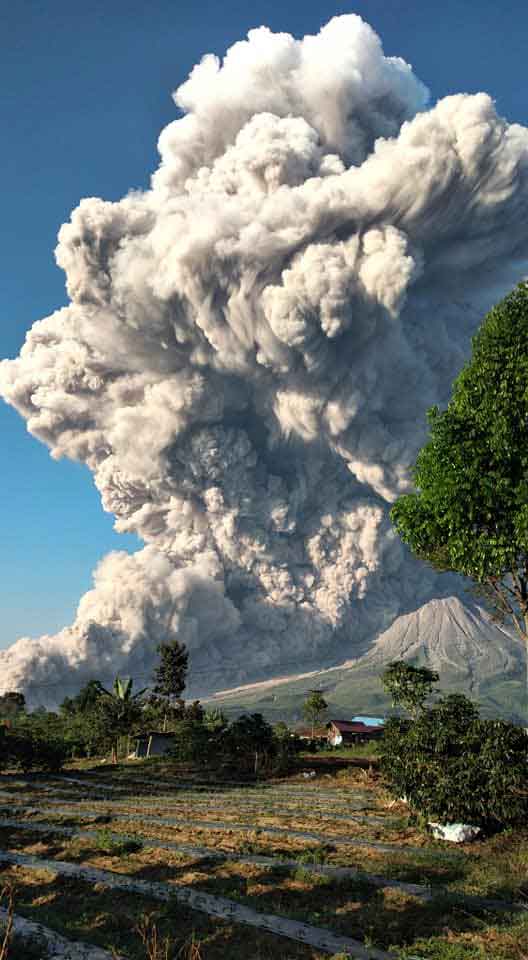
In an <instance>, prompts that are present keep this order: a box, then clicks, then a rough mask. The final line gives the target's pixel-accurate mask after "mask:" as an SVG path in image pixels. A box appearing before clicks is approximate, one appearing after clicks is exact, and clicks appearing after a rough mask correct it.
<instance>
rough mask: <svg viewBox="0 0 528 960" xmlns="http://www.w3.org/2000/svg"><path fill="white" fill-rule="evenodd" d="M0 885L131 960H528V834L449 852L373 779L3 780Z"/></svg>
mask: <svg viewBox="0 0 528 960" xmlns="http://www.w3.org/2000/svg"><path fill="white" fill-rule="evenodd" d="M0 884H1V885H2V886H5V885H6V884H10V885H12V886H13V889H14V901H15V912H16V914H17V916H22V917H26V918H28V919H30V920H32V921H37V922H39V923H41V924H44V925H45V926H46V927H47V928H50V929H51V930H52V931H55V932H56V933H58V934H61V935H62V936H63V937H65V938H67V939H68V940H69V941H82V942H83V943H85V944H92V945H93V946H94V947H98V948H100V950H106V951H107V952H108V956H109V957H111V956H112V955H114V956H118V957H122V958H126V960H176V958H179V960H200V958H202V960H217V958H228V960H237V958H247V960H272V958H281V960H282V958H285V960H289V958H291V960H294V958H299V960H301V958H306V960H308V958H310V960H319V958H323V957H332V956H334V957H337V956H339V957H340V958H344V957H351V958H352V957H354V958H355V957H358V958H361V960H368V958H371V960H383V958H384V957H388V956H393V957H401V958H411V957H422V958H424V960H472V958H480V957H482V958H490V960H526V957H527V955H528V831H526V833H522V832H513V831H508V832H505V833H502V834H500V835H497V836H495V837H492V838H488V839H485V840H482V841H479V842H475V843H473V844H467V845H463V846H461V847H459V846H457V847H453V846H452V845H449V844H447V843H443V842H440V841H435V840H433V839H431V837H430V836H429V835H428V834H427V832H426V831H425V829H424V828H423V826H422V825H421V824H420V823H419V822H418V821H417V820H416V818H413V817H412V816H411V815H410V814H409V809H408V808H407V806H406V805H405V804H402V803H394V802H393V801H391V800H390V797H389V796H388V794H387V793H386V792H385V790H384V788H383V784H382V781H381V778H380V777H379V776H378V775H377V774H376V773H375V772H374V773H373V772H372V771H371V772H370V773H369V772H367V771H365V770H362V769H354V768H352V769H350V770H347V771H344V772H342V773H338V774H337V775H336V774H330V773H328V774H321V775H319V776H318V777H316V778H314V779H309V780H305V779H304V778H303V777H302V776H301V775H297V776H291V777H289V778H283V779H277V780H274V781H261V782H257V783H246V784H241V783H235V782H233V783H229V782H226V781H223V782H221V781H217V782H204V781H203V780H200V779H199V778H196V779H194V780H193V778H192V776H191V775H189V774H185V775H181V774H180V775H179V776H178V775H177V771H176V770H175V768H173V767H171V765H170V764H163V763H152V762H149V761H146V762H143V763H142V762H135V763H133V764H128V765H120V766H118V767H116V768H109V767H108V766H104V767H103V766H100V767H94V766H92V767H91V768H90V769H83V768H82V767H81V766H80V767H78V768H77V769H75V770H70V771H67V772H65V773H64V774H63V775H56V776H47V775H38V776H37V775H35V776H28V777H24V776H23V775H12V776H7V775H3V776H0ZM3 906H5V904H3ZM156 937H157V939H158V952H157V953H156V952H153V951H154V949H155V946H153V945H154V944H155V939H156ZM166 938H169V940H170V944H167V949H166V950H165V946H164V945H163V941H165V940H166ZM146 944H147V945H146ZM17 949H18V950H19V952H20V949H21V950H22V951H24V949H25V948H24V947H22V948H17V947H15V952H13V953H12V954H10V956H9V960H19V954H18V953H17V952H16V950H17ZM149 950H150V952H149ZM112 952H113V954H112ZM34 956H35V960H38V958H39V957H45V956H46V952H43V950H42V951H41V952H40V953H39V950H38V949H36V952H35V954H34ZM68 956H69V954H68ZM72 956H73V954H72ZM79 956H81V955H80V954H79ZM82 956H83V957H84V956H86V957H87V958H89V954H84V953H83V954H82ZM22 957H24V960H25V958H26V957H27V958H28V960H30V958H32V957H33V953H31V954H30V953H28V952H26V953H25V954H24V953H23V952H22V953H20V960H22ZM95 957H96V955H95V954H94V960H95Z"/></svg>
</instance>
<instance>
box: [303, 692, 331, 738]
mask: <svg viewBox="0 0 528 960" xmlns="http://www.w3.org/2000/svg"><path fill="white" fill-rule="evenodd" d="M327 710H328V704H327V702H326V700H325V698H324V697H323V695H322V693H321V691H320V690H310V695H309V696H308V697H307V698H306V700H305V701H304V703H303V708H302V712H303V717H304V719H305V720H306V721H307V722H308V723H311V725H312V740H313V738H314V734H315V725H316V723H319V721H320V720H321V719H322V717H323V716H324V715H325V713H326V711H327Z"/></svg>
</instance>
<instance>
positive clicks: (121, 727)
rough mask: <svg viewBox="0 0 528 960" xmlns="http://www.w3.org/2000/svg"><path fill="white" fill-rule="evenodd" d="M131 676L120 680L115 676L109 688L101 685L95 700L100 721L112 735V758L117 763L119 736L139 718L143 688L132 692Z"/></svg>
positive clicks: (123, 734) (124, 733) (128, 730)
mask: <svg viewBox="0 0 528 960" xmlns="http://www.w3.org/2000/svg"><path fill="white" fill-rule="evenodd" d="M132 688H133V681H132V679H131V678H128V679H126V680H122V679H121V678H120V677H116V678H115V680H114V684H113V687H112V689H111V690H107V689H106V688H105V687H103V686H101V688H100V689H101V696H100V698H99V699H98V701H97V713H98V715H99V717H100V719H101V722H102V723H103V724H104V725H105V726H106V728H107V729H108V731H111V735H112V759H113V761H114V763H117V755H118V748H119V737H121V736H126V735H127V734H129V733H130V731H131V728H132V726H133V724H134V723H137V721H138V720H139V719H140V718H141V714H142V706H143V701H142V697H143V694H144V693H145V690H138V691H137V693H133V692H132Z"/></svg>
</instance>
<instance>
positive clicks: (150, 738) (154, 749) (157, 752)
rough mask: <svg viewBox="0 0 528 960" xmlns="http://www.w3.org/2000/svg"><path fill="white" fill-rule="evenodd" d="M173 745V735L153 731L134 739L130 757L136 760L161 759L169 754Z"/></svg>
mask: <svg viewBox="0 0 528 960" xmlns="http://www.w3.org/2000/svg"><path fill="white" fill-rule="evenodd" d="M173 743H174V734H173V733H158V732H157V731H155V730H153V731H151V732H150V733H142V734H140V735H139V736H138V737H136V746H135V749H134V751H133V753H132V757H134V758H135V759H136V760H139V758H140V757H163V756H165V754H166V753H168V752H169V750H170V749H171V747H172V745H173Z"/></svg>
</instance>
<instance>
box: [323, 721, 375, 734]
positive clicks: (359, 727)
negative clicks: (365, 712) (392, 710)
mask: <svg viewBox="0 0 528 960" xmlns="http://www.w3.org/2000/svg"><path fill="white" fill-rule="evenodd" d="M330 726H334V727H336V729H337V730H339V733H371V732H373V731H377V732H379V727H375V726H371V725H369V724H368V723H363V722H361V721H357V722H356V723H351V722H350V720H329V721H328V723H327V727H330Z"/></svg>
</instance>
